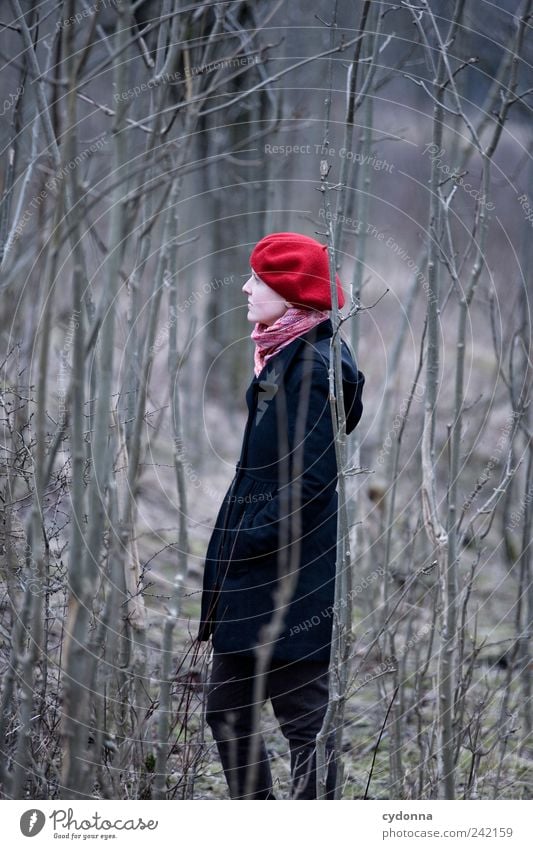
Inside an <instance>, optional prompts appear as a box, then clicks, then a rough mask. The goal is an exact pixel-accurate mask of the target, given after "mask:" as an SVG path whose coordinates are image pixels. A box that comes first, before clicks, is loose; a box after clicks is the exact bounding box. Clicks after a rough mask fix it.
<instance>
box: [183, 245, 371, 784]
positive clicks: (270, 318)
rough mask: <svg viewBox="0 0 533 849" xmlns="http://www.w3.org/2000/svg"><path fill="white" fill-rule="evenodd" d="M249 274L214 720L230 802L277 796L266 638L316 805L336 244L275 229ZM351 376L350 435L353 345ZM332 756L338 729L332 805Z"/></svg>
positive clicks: (214, 597)
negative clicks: (268, 728) (261, 733)
mask: <svg viewBox="0 0 533 849" xmlns="http://www.w3.org/2000/svg"><path fill="white" fill-rule="evenodd" d="M250 265H251V271H252V273H251V276H250V278H249V279H248V280H247V281H246V283H245V284H244V286H243V291H244V292H245V293H246V294H247V295H248V320H249V321H251V322H253V323H254V325H255V326H254V330H253V332H252V339H253V340H254V341H255V346H256V347H255V358H254V366H255V369H254V370H255V377H254V379H253V380H252V382H251V384H250V386H249V387H248V391H247V393H246V401H247V405H248V421H247V423H246V428H245V432H244V438H243V443H242V449H241V455H240V459H239V462H238V463H237V468H236V474H235V477H234V479H233V481H232V483H231V486H230V487H229V489H228V492H227V493H226V496H225V497H224V500H223V503H222V506H221V508H220V512H219V514H218V517H217V520H216V524H215V528H214V530H213V534H212V536H211V539H210V542H209V546H208V549H207V554H206V563H205V572H204V584H203V593H202V610H201V621H200V627H199V632H198V639H199V640H208V639H209V638H210V637H211V639H212V644H213V649H214V654H213V666H212V673H211V679H210V684H209V692H208V699H207V713H206V720H207V723H208V724H209V726H210V727H211V730H212V732H213V736H214V738H215V741H216V743H217V748H218V752H219V755H220V759H221V762H222V766H223V768H224V773H225V776H226V780H227V782H228V786H229V790H230V795H231V798H232V799H242V798H247V799H275V798H276V797H275V795H274V793H273V789H272V776H271V772H270V764H269V759H268V755H267V752H266V749H265V745H264V742H263V740H262V738H261V737H260V738H259V749H258V754H257V758H256V759H255V760H254V763H253V764H252V763H251V762H250V761H251V758H250V743H251V739H252V733H253V731H254V729H253V722H252V714H253V688H254V673H255V670H256V667H257V653H256V647H257V646H262V647H263V648H265V647H266V645H265V644H266V643H268V649H269V651H270V652H271V656H270V663H269V667H268V672H267V677H266V696H267V697H268V698H270V700H271V703H272V707H273V709H274V712H275V715H276V718H277V720H278V722H279V723H280V726H281V730H282V732H283V734H284V735H285V737H286V738H287V739H288V741H289V745H290V751H291V777H292V792H291V796H292V798H295V799H313V798H316V765H315V760H316V758H315V737H316V734H317V732H318V731H319V730H320V727H321V725H322V721H323V718H324V714H325V711H326V708H327V704H328V666H329V658H330V648H331V629H332V613H333V600H334V585H335V562H336V541H337V492H336V484H337V465H336V456H335V446H334V441H333V425H332V420H331V410H330V404H329V378H328V366H329V357H330V340H331V336H332V332H333V329H332V324H331V321H330V319H329V310H330V309H331V293H330V280H329V264H328V254H327V246H325V245H321V244H320V243H319V242H317V241H316V240H315V239H312V238H310V237H308V236H303V235H300V234H299V233H272V234H270V235H268V236H266V237H265V238H263V239H261V241H260V242H258V244H257V245H256V246H255V248H254V250H253V251H252V254H251V256H250ZM336 282H337V294H338V301H339V306H340V307H342V306H343V304H344V295H343V291H342V288H341V285H340V280H339V278H338V277H337V280H336ZM342 369H343V390H344V406H345V411H346V421H347V426H346V429H347V432H348V433H350V432H351V431H352V430H353V429H354V428H355V426H356V425H357V423H358V421H359V419H360V417H361V414H362V410H363V406H362V401H361V396H362V389H363V384H364V376H363V374H362V373H361V372H360V371H358V369H357V367H356V364H355V362H354V359H353V356H352V354H351V352H350V350H349V349H348V347H347V345H346V343H345V342H344V341H343V342H342ZM282 582H285V583H284V587H285V589H286V588H287V587H289V588H290V597H289V598H288V599H287V598H286V594H285V596H284V595H283V593H282V592H281V593H280V590H281V589H282V587H281V583H282ZM280 599H284V600H283V602H282V603H281V602H280ZM273 617H276V621H278V620H279V624H278V627H277V628H276V629H275V630H274V634H272V622H273ZM269 625H270V628H269ZM332 750H333V734H332V735H330V739H329V740H328V742H327V745H326V753H327V754H328V758H329V765H328V773H327V782H326V791H327V792H326V798H333V794H334V789H335V777H336V765H335V763H334V761H333V760H332V758H331V753H332ZM250 774H251V775H252V779H253V780H250Z"/></svg>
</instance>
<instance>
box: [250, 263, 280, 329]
mask: <svg viewBox="0 0 533 849" xmlns="http://www.w3.org/2000/svg"><path fill="white" fill-rule="evenodd" d="M242 291H243V292H246V294H247V295H248V315H247V319H248V321H252V322H254V324H255V323H256V322H257V323H259V324H267V325H270V324H274V322H275V321H276V320H277V319H278V318H281V316H282V315H283V314H284V313H285V312H286V311H287V309H288V304H287V302H286V301H285V298H284V297H283V296H282V295H280V294H279V293H278V292H275V291H274V289H271V288H270V286H267V284H266V283H265V282H264V281H263V280H261V278H260V277H258V276H257V274H256V273H255V271H252V273H251V275H250V277H249V278H248V280H247V281H246V283H245V284H244V286H243V287H242Z"/></svg>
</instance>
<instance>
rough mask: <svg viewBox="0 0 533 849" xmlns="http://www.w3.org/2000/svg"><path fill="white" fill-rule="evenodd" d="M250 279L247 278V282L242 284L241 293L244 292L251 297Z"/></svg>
mask: <svg viewBox="0 0 533 849" xmlns="http://www.w3.org/2000/svg"><path fill="white" fill-rule="evenodd" d="M251 279H252V278H251V277H249V278H248V280H247V281H246V283H245V284H244V286H243V287H242V291H243V292H246V294H247V295H251V294H252V293H251V291H250V280H251Z"/></svg>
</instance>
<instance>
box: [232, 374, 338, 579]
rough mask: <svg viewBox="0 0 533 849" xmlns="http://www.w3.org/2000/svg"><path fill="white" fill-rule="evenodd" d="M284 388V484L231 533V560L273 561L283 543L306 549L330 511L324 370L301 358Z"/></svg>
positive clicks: (331, 456)
mask: <svg viewBox="0 0 533 849" xmlns="http://www.w3.org/2000/svg"><path fill="white" fill-rule="evenodd" d="M283 387H284V395H283V399H277V406H278V408H279V407H280V406H281V407H282V408H283V407H285V410H284V413H282V414H281V419H282V421H284V423H285V431H286V433H287V443H288V452H286V456H285V458H283V454H284V452H283V445H282V443H281V440H280V443H279V448H280V454H281V455H282V457H281V459H280V461H279V462H280V464H281V469H280V471H281V474H282V477H283V478H284V480H285V482H287V481H288V485H283V484H282V485H281V486H280V487H279V488H278V489H277V492H276V495H275V497H274V498H272V499H271V500H270V501H267V502H266V503H264V504H262V505H261V506H260V509H259V510H258V511H257V512H255V514H254V515H253V517H252V519H251V522H250V523H246V525H245V526H244V527H241V528H240V530H238V531H237V532H235V539H234V548H233V554H232V560H233V559H235V560H239V561H241V562H242V560H250V561H252V564H253V558H254V557H261V556H263V555H270V556H272V555H274V554H275V553H276V552H277V551H279V549H280V546H284V545H286V544H287V543H288V544H289V545H290V544H294V543H295V542H297V541H298V540H299V541H300V543H301V545H305V539H306V536H307V534H308V533H309V532H310V531H314V530H316V529H317V527H318V526H319V525H320V522H321V521H325V520H326V519H327V518H328V517H329V515H330V512H331V503H332V498H333V496H334V494H335V489H336V485H337V462H336V456H335V445H334V441H333V425H332V421H331V410H330V405H329V382H328V370H327V367H326V366H325V364H324V363H320V362H318V361H317V360H315V359H312V358H307V359H306V358H302V359H299V360H298V361H297V362H296V363H295V364H294V367H293V368H292V369H291V371H290V376H289V377H288V378H287V380H286V381H285V382H284V384H283ZM283 401H284V403H283ZM304 414H305V427H302V424H303V417H304ZM272 438H276V434H273V435H272ZM283 463H285V464H286V465H285V467H284V468H283ZM334 503H335V504H336V502H334Z"/></svg>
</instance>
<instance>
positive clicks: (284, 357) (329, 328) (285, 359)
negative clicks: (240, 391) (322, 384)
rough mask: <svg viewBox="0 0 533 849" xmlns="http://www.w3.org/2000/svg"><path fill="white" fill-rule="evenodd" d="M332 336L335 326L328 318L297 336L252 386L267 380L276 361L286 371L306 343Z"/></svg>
mask: <svg viewBox="0 0 533 849" xmlns="http://www.w3.org/2000/svg"><path fill="white" fill-rule="evenodd" d="M331 336H333V325H332V323H331V319H329V318H327V319H325V320H324V321H321V322H320V324H316V325H315V326H314V327H312V328H311V330H308V331H307V333H302V335H301V336H297V337H296V339H293V341H292V342H291V343H290V345H287V346H286V347H285V348H282V349H281V351H280V352H279V354H276V356H275V357H272V358H271V359H270V360H268V362H266V363H265V365H264V366H263V368H262V369H261V371H260V372H259V374H258V375H257V376H254V378H253V380H252V383H251V385H252V386H253V385H254V384H257V383H260V382H261V381H262V380H264V379H265V376H266V374H267V372H268V370H269V368H271V367H272V365H273V364H274V361H276V362H275V365H276V366H279V367H280V368H281V369H283V370H285V369H286V368H287V366H288V365H289V363H290V362H291V360H292V359H293V358H294V356H295V355H296V353H297V352H298V351H299V349H300V348H301V346H302V345H304V344H305V343H308V344H311V345H313V344H314V343H315V342H318V341H319V340H321V339H328V338H330V337H331Z"/></svg>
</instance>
